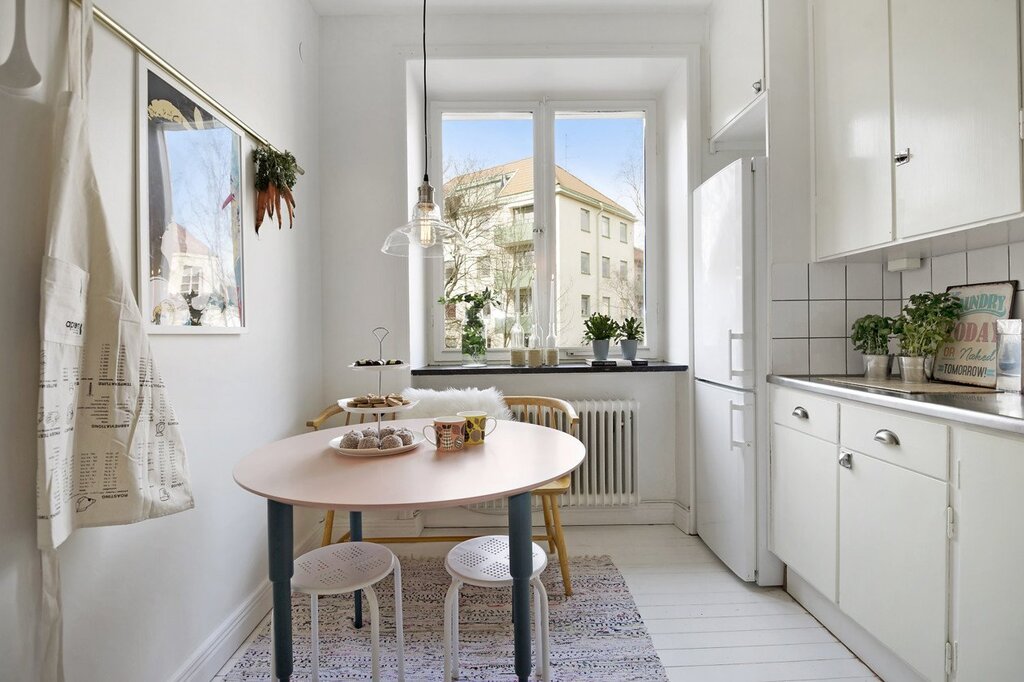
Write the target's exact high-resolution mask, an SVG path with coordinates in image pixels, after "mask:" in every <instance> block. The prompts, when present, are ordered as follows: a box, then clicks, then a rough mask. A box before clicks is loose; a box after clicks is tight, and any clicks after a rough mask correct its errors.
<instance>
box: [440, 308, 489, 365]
mask: <svg viewBox="0 0 1024 682" xmlns="http://www.w3.org/2000/svg"><path fill="white" fill-rule="evenodd" d="M437 302H438V303H440V304H442V305H455V304H458V303H465V304H467V306H468V307H467V308H466V321H465V322H464V323H463V324H462V360H463V365H465V366H467V367H480V366H482V365H486V364H487V334H486V333H485V331H484V320H483V318H482V317H481V314H482V313H483V310H484V306H486V305H488V304H490V303H493V304H495V305H500V304H499V302H498V298H497V297H496V296H495V295H494V292H493V291H491V290H490V289H484V290H483V291H477V292H476V293H466V294H456V295H454V296H449V297H447V298H446V297H444V296H442V297H441V298H439V299H437Z"/></svg>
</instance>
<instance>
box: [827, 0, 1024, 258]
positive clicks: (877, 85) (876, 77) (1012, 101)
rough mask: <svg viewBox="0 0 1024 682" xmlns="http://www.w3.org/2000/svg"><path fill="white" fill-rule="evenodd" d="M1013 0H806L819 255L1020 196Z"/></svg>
mask: <svg viewBox="0 0 1024 682" xmlns="http://www.w3.org/2000/svg"><path fill="white" fill-rule="evenodd" d="M1017 5H1018V0H985V2H962V0H812V12H813V31H814V34H813V48H814V128H815V131H814V136H815V141H814V142H815V144H814V147H815V224H816V242H817V255H818V257H819V258H827V257H831V256H836V255H841V254H846V253H852V252H856V251H861V250H866V249H870V248H872V247H879V246H885V245H888V244H891V243H893V242H894V241H895V242H902V241H908V240H913V239H916V238H919V237H921V236H923V235H928V234H931V233H935V232H940V231H944V230H950V229H956V228H962V227H967V226H970V225H973V224H981V223H986V222H995V221H997V220H1000V219H1005V218H1006V217H1009V216H1013V215H1015V214H1018V213H1020V212H1021V211H1022V209H1024V205H1022V200H1021V193H1022V172H1021V122H1020V118H1019V117H1020V58H1019V49H1020V39H1019V25H1020V24H1019V19H1018V7H1017Z"/></svg>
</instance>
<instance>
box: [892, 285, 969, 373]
mask: <svg viewBox="0 0 1024 682" xmlns="http://www.w3.org/2000/svg"><path fill="white" fill-rule="evenodd" d="M963 309H964V304H963V302H962V301H961V300H960V299H959V298H957V297H956V296H953V295H952V294H950V293H948V292H943V293H941V294H936V293H933V292H931V291H929V292H927V293H924V294H914V295H913V296H911V297H910V302H909V303H908V304H907V305H906V306H904V307H903V312H902V313H901V314H900V316H899V317H897V318H896V320H895V324H894V331H895V332H896V333H897V334H898V335H899V337H900V355H905V356H908V357H927V356H929V355H935V351H937V350H938V349H939V346H941V345H942V344H943V343H945V342H946V341H948V340H949V339H950V334H951V333H952V332H953V327H955V326H956V323H957V320H959V319H960V314H961V313H962V312H963Z"/></svg>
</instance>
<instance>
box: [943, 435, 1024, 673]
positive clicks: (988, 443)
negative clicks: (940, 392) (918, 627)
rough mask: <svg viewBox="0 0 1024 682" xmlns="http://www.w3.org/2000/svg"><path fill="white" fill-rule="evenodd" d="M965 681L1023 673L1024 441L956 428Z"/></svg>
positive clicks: (958, 627)
mask: <svg viewBox="0 0 1024 682" xmlns="http://www.w3.org/2000/svg"><path fill="white" fill-rule="evenodd" d="M953 452H954V462H955V466H956V470H957V471H958V472H959V476H958V480H957V481H956V484H957V485H956V490H955V496H954V499H955V501H956V502H957V505H956V506H957V514H956V533H955V536H954V537H955V539H954V541H953V548H954V556H955V559H954V562H955V565H956V568H955V569H954V575H955V580H954V593H953V594H954V599H953V612H954V614H955V619H954V633H953V638H954V641H955V643H956V649H957V664H956V679H957V680H964V681H965V682H966V681H970V680H1013V679H1019V678H1020V676H1021V648H1022V645H1024V608H1022V604H1024V581H1022V580H1021V576H1020V573H1021V566H1022V565H1024V514H1021V513H1020V499H1021V484H1022V482H1024V439H1020V438H1016V437H1010V436H996V435H991V434H987V433H980V432H976V431H969V430H967V429H960V428H958V429H955V430H954V432H953Z"/></svg>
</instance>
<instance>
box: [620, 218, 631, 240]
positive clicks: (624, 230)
mask: <svg viewBox="0 0 1024 682" xmlns="http://www.w3.org/2000/svg"><path fill="white" fill-rule="evenodd" d="M623 237H625V239H623ZM619 243H621V244H628V243H629V225H627V224H626V223H624V222H622V221H621V220H620V221H619Z"/></svg>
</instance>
